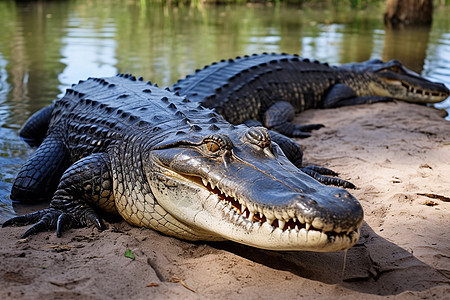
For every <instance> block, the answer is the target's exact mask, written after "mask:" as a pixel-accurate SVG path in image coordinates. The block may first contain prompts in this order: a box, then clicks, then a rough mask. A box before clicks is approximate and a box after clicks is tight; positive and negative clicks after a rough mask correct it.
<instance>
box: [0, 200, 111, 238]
mask: <svg viewBox="0 0 450 300" xmlns="http://www.w3.org/2000/svg"><path fill="white" fill-rule="evenodd" d="M30 224H33V225H32V226H31V227H30V228H28V230H27V231H25V233H24V234H22V236H21V238H26V237H28V236H30V235H33V234H37V233H39V232H44V231H50V230H54V229H56V235H57V236H58V237H61V236H62V233H63V232H64V231H66V230H68V229H70V228H76V227H85V226H89V225H94V226H96V227H97V228H98V229H99V230H103V229H105V225H104V223H103V221H102V220H101V219H100V218H99V217H98V216H97V215H96V213H95V212H94V211H93V210H92V209H91V208H89V207H82V206H79V207H76V208H72V212H64V211H62V210H59V209H55V208H47V209H43V210H40V211H37V212H33V213H30V214H26V215H22V216H18V217H14V218H11V219H9V220H7V221H6V222H5V223H3V225H2V227H8V226H25V225H30Z"/></svg>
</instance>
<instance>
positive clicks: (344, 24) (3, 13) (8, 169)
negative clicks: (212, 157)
mask: <svg viewBox="0 0 450 300" xmlns="http://www.w3.org/2000/svg"><path fill="white" fill-rule="evenodd" d="M382 13H383V7H382V6H380V7H377V6H373V7H370V8H368V9H365V10H362V11H355V10H350V9H349V8H348V7H347V6H346V5H343V6H342V7H321V6H317V7H303V8H300V7H297V6H285V5H275V6H265V5H249V6H235V5H220V6H199V7H194V6H168V5H162V4H158V3H151V2H148V1H145V0H142V1H132V0H128V1H119V0H104V1H92V0H78V1H77V0H73V1H49V2H47V1H32V2H21V1H19V2H15V1H2V2H0V28H2V30H0V168H1V172H0V221H2V220H4V219H6V218H8V217H10V216H11V215H14V214H15V213H16V211H15V210H16V209H18V208H20V207H17V206H15V207H13V206H12V205H11V201H10V199H9V192H10V190H11V186H12V182H13V180H14V177H15V174H16V173H17V172H18V170H19V168H20V166H21V165H22V164H23V162H24V161H25V160H26V158H27V157H29V155H30V154H31V153H32V152H33V149H30V148H29V147H27V146H26V145H25V144H24V143H23V141H21V140H20V138H19V137H18V130H19V129H20V127H21V125H22V124H23V123H24V122H25V121H26V119H27V118H28V117H29V116H30V115H31V114H32V113H33V112H35V111H37V110H39V109H40V108H42V107H44V106H46V105H48V104H50V103H51V101H52V100H55V99H58V98H59V97H61V96H62V95H63V93H64V91H65V89H66V88H68V87H70V85H71V84H73V83H76V82H78V81H79V80H81V79H86V78H87V77H90V76H113V75H115V74H116V73H118V72H122V73H132V74H134V75H137V76H143V77H144V79H145V80H151V81H152V82H156V83H158V84H159V85H160V86H168V85H171V84H172V83H174V82H175V81H176V80H177V79H178V78H181V77H184V76H185V75H187V74H189V73H192V72H193V71H194V70H195V69H197V68H200V67H203V66H204V65H206V64H210V63H211V62H213V61H217V60H220V59H222V58H230V57H235V56H238V55H240V56H242V55H245V54H251V53H255V52H256V53H261V52H287V53H292V54H293V53H297V54H299V55H301V56H304V57H310V58H315V59H318V60H321V61H327V62H329V63H332V64H342V63H347V62H355V61H364V60H367V59H371V58H381V59H383V60H390V59H393V58H397V59H399V60H401V61H402V62H403V63H404V64H405V65H406V66H407V67H409V68H410V69H412V70H414V71H416V72H418V73H421V74H422V75H423V76H425V77H427V78H430V79H432V80H437V81H441V82H444V83H445V84H446V85H447V86H449V87H450V20H449V18H448V15H449V13H450V7H439V8H437V9H436V12H435V15H434V22H433V25H432V27H431V28H429V27H426V28H420V27H419V28H407V29H396V30H394V29H388V28H385V26H384V24H383V22H382ZM440 106H441V107H447V108H448V107H450V101H449V100H448V99H447V101H446V102H444V103H443V104H441V105H440Z"/></svg>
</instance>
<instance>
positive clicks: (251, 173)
mask: <svg viewBox="0 0 450 300" xmlns="http://www.w3.org/2000/svg"><path fill="white" fill-rule="evenodd" d="M50 111H51V114H50V116H51V117H50V120H49V122H47V120H48V111H46V110H44V113H43V114H38V115H37V118H38V119H35V120H33V119H34V117H32V120H31V121H30V124H37V125H38V124H41V125H43V126H47V125H48V131H47V134H46V136H45V139H44V141H43V142H42V143H41V144H40V146H39V148H38V149H37V150H36V152H35V153H34V154H33V155H32V156H31V157H30V159H29V160H28V161H27V162H26V163H25V164H24V166H23V167H22V168H21V170H20V171H19V174H18V176H17V178H16V180H15V182H14V185H13V188H12V191H11V199H13V200H15V201H21V202H34V201H38V200H46V199H51V202H50V207H49V208H47V209H44V210H41V211H37V212H34V213H31V214H27V215H24V216H18V217H15V218H12V219H10V220H8V221H6V222H5V223H4V224H3V226H10V225H29V224H34V225H32V226H31V227H30V228H29V229H28V230H27V231H26V232H25V233H24V234H23V235H22V237H27V236H29V235H31V234H35V233H38V232H41V231H46V230H54V229H56V233H57V235H58V236H61V235H62V233H63V232H64V231H65V230H67V229H69V228H74V227H81V226H88V225H92V224H94V225H95V226H96V227H98V228H99V229H103V228H104V227H105V225H104V223H103V222H102V219H101V217H100V215H99V214H98V213H97V211H98V210H97V208H100V209H102V210H104V211H106V212H108V213H112V214H119V215H120V216H121V217H123V219H125V220H126V221H127V222H128V223H130V224H132V225H136V226H145V227H148V228H152V229H155V230H157V231H160V232H162V233H164V234H167V235H171V236H175V237H178V238H181V239H186V240H208V241H213V240H214V241H215V240H233V241H236V242H239V243H243V244H247V245H251V246H254V247H259V248H263V249H272V250H308V251H339V250H343V249H347V248H349V247H351V246H352V245H354V244H355V243H356V241H357V240H358V237H359V227H360V226H361V223H362V221H363V210H362V208H361V205H360V203H359V202H358V201H357V200H356V199H355V198H354V197H353V196H352V195H351V194H350V193H349V192H347V191H346V190H344V189H342V188H338V187H331V186H324V185H322V184H321V183H319V182H318V181H316V180H314V179H313V178H311V177H310V176H308V175H306V174H305V173H303V172H302V171H300V170H299V169H298V168H297V167H296V166H294V165H293V164H292V163H290V162H289V161H288V160H287V158H286V157H285V155H284V153H283V152H282V151H281V150H280V148H279V147H278V145H277V144H276V143H274V142H272V141H271V138H270V135H269V133H268V131H267V129H266V128H264V127H250V128H249V127H247V126H245V125H236V126H235V125H231V124H230V123H228V122H227V121H225V120H224V119H223V118H222V117H221V116H220V115H218V114H217V113H215V112H214V111H213V110H211V109H208V108H204V107H203V106H201V105H199V104H198V103H195V102H191V101H190V100H188V98H186V97H181V96H177V95H175V94H173V93H172V92H170V91H167V90H162V89H160V88H158V87H156V86H154V85H151V83H149V82H147V83H146V82H144V81H142V78H139V79H136V78H135V77H133V76H131V75H118V76H116V77H111V78H89V79H88V80H86V81H80V82H79V83H78V84H76V85H73V86H72V88H71V89H68V90H67V92H66V94H65V96H64V97H63V98H61V99H60V100H58V101H56V102H55V103H54V104H53V107H52V108H51V110H50ZM42 120H44V121H42ZM47 123H48V124H47ZM37 125H36V126H37ZM39 138H40V137H37V139H39Z"/></svg>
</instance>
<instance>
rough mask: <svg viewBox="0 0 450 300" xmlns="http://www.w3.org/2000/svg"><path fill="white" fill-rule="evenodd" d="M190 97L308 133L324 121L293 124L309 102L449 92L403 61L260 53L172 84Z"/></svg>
mask: <svg viewBox="0 0 450 300" xmlns="http://www.w3.org/2000/svg"><path fill="white" fill-rule="evenodd" d="M170 89H171V90H172V91H175V92H179V93H180V94H181V95H186V96H187V97H189V98H190V99H191V101H196V102H198V103H201V104H202V105H204V106H206V107H209V108H214V109H215V110H216V112H218V113H219V114H221V115H222V116H223V117H224V118H225V119H226V120H227V121H229V122H230V123H232V124H241V123H244V122H247V121H248V120H256V121H260V122H261V123H262V124H263V125H264V126H265V127H267V128H269V129H272V130H276V131H278V132H280V133H282V134H284V135H286V136H289V137H308V136H309V133H308V132H309V131H311V130H313V129H317V128H320V127H322V125H321V124H311V125H303V126H299V125H294V124H292V123H290V121H291V120H292V119H293V118H294V114H295V113H299V112H302V111H304V110H306V109H311V108H332V107H340V106H345V105H355V104H363V103H373V102H378V101H389V100H393V99H398V100H404V101H410V102H416V103H434V102H440V101H442V100H444V99H446V98H447V97H448V96H449V90H448V89H447V88H446V87H445V86H444V85H443V84H441V83H434V82H431V81H428V80H426V79H425V78H423V77H421V76H419V75H417V74H416V73H414V72H412V71H410V70H408V69H407V68H405V67H404V66H403V65H402V64H401V63H400V62H399V61H397V60H392V61H389V62H387V63H383V62H382V61H380V60H376V59H373V60H369V61H366V62H363V63H352V64H346V65H343V66H342V67H331V66H329V65H328V64H323V63H319V62H318V61H310V60H309V59H303V58H300V57H298V56H296V55H288V54H261V55H256V54H254V55H252V56H244V57H238V58H236V59H229V60H222V61H220V62H218V63H213V64H211V65H209V66H206V67H204V68H203V69H201V70H197V71H196V73H195V74H192V75H188V76H186V78H185V79H180V80H179V81H178V82H177V83H175V84H174V85H172V86H171V87H170Z"/></svg>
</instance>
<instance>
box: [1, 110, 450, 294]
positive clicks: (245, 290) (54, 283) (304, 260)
mask: <svg viewBox="0 0 450 300" xmlns="http://www.w3.org/2000/svg"><path fill="white" fill-rule="evenodd" d="M442 114H443V113H442V112H440V111H438V110H435V109H433V108H428V107H424V106H418V105H413V104H408V103H403V102H391V103H380V104H375V105H361V106H354V107H343V108H338V109H329V110H310V111H306V112H304V113H302V114H300V115H299V116H298V117H297V118H296V119H295V122H297V123H301V124H306V123H323V124H325V125H326V127H325V128H322V129H320V130H317V131H315V132H313V135H312V137H311V138H308V139H303V140H297V141H298V142H299V144H300V145H301V146H302V147H303V148H304V152H305V155H304V156H305V160H306V161H307V162H308V163H311V164H317V165H325V166H328V167H329V168H331V169H333V170H335V171H338V172H339V173H340V174H341V175H340V177H341V178H343V179H347V180H350V181H351V182H353V183H354V184H355V185H356V186H357V187H358V188H357V189H356V190H352V191H351V192H352V193H353V194H354V195H355V196H356V197H357V198H358V199H359V200H360V202H361V204H362V206H363V208H364V211H365V224H364V225H363V228H362V230H361V239H360V241H359V242H358V243H357V245H356V246H355V247H353V248H351V249H350V250H348V252H347V258H346V267H345V270H344V272H342V270H343V262H344V254H343V253H342V252H341V253H309V252H289V253H286V252H285V253H277V252H271V251H264V250H259V249H254V248H251V247H246V246H243V245H239V244H235V243H231V242H227V243H213V244H205V243H188V242H184V241H181V240H177V239H174V238H170V237H166V236H162V235H160V234H158V233H156V232H154V231H152V230H148V229H141V228H133V227H131V226H129V225H127V224H126V223H125V222H118V223H112V224H111V223H110V224H108V225H109V228H108V229H107V230H105V231H103V232H98V231H97V230H96V229H93V228H84V229H76V230H70V231H68V232H67V233H65V234H64V235H63V237H62V238H59V239H58V238H56V235H55V233H54V232H51V233H41V234H39V235H37V236H32V237H30V238H28V239H26V240H19V237H20V234H21V233H23V231H24V228H2V229H0V241H1V244H2V246H1V248H0V260H1V264H0V286H1V287H2V288H1V289H0V298H1V299H36V298H49V299H50V298H52V299H62V298H64V299H68V298H71V299H124V298H132V299H143V298H145V299H147V298H154V299H179V298H181V297H183V298H185V299H204V298H215V299H241V298H248V299H255V298H260V299H271V298H279V299H288V298H295V299H299V298H301V297H305V298H345V299H361V298H364V299H374V298H379V296H380V295H381V296H391V295H398V298H399V299H411V298H425V299H443V298H444V297H445V296H448V294H449V293H450V232H449V230H448V229H449V228H450V213H449V212H450V202H449V201H450V192H449V186H450V177H449V176H448V174H449V173H450V165H449V161H450V123H449V122H448V121H445V120H444V119H443V117H442ZM127 249H130V250H131V251H132V253H133V254H134V256H135V258H134V259H131V258H128V257H125V256H124V253H125V251H126V250H127Z"/></svg>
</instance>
